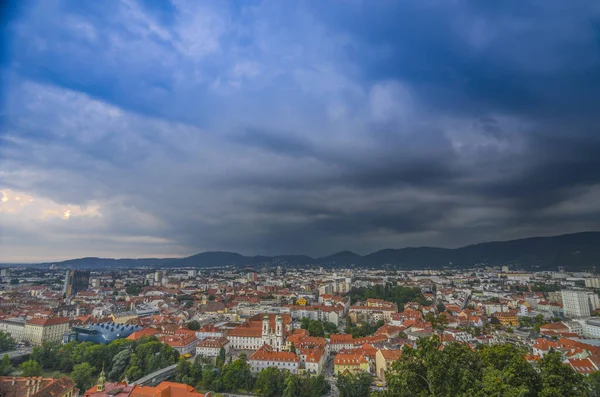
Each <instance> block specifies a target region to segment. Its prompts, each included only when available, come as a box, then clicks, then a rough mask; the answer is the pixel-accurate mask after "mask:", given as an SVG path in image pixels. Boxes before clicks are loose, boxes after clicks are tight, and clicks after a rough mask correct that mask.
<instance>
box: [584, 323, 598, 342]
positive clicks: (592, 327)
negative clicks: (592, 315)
mask: <svg viewBox="0 0 600 397" xmlns="http://www.w3.org/2000/svg"><path fill="white" fill-rule="evenodd" d="M583 336H585V337H587V338H593V339H600V320H587V321H586V322H585V323H584V326H583Z"/></svg>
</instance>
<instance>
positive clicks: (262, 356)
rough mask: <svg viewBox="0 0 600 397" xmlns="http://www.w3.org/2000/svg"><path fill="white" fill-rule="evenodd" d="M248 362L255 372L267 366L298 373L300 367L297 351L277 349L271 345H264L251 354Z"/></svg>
mask: <svg viewBox="0 0 600 397" xmlns="http://www.w3.org/2000/svg"><path fill="white" fill-rule="evenodd" d="M248 363H249V364H250V366H251V367H252V371H253V372H260V371H262V370H263V369H265V368H269V367H275V368H279V369H280V370H284V369H285V370H288V371H289V372H290V373H292V374H296V373H298V369H299V367H300V358H299V357H298V356H297V355H296V354H295V353H292V352H282V351H276V350H275V349H274V348H273V347H271V346H269V345H263V346H262V347H261V348H260V349H258V350H257V351H255V352H254V353H252V354H251V355H250V357H249V359H248Z"/></svg>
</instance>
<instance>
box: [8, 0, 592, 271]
mask: <svg viewBox="0 0 600 397" xmlns="http://www.w3.org/2000/svg"><path fill="white" fill-rule="evenodd" d="M9 6H12V7H10V8H9V9H8V10H9V11H8V12H5V14H4V16H3V18H4V19H3V40H4V43H5V45H4V47H5V48H6V50H5V52H4V53H3V57H2V68H1V77H2V82H3V84H2V92H1V94H2V102H1V105H0V106H1V116H0V117H1V118H0V123H1V124H0V126H1V130H0V189H1V190H2V201H0V239H1V240H0V244H1V246H0V261H4V262H6V261H39V260H58V259H63V258H72V257H80V256H111V257H142V256H180V255H186V254H192V253H196V252H200V251H205V250H230V251H239V252H241V253H244V254H259V253H260V254H277V253H304V254H309V255H322V254H329V253H333V252H335V251H339V250H345V249H349V250H353V251H357V252H359V253H367V252H370V251H374V250H376V249H380V248H387V247H404V246H409V245H437V246H448V247H453V246H459V245H463V244H468V243H474V242H479V241H484V240H491V239H508V238H517V237H524V236H531V235H551V234H558V233H567V232H575V231H582V230H597V229H598V224H599V218H600V216H599V214H600V212H599V210H600V204H598V203H600V174H599V171H598V170H600V134H599V132H598V127H599V125H600V123H599V120H598V118H599V116H598V115H599V114H600V112H599V111H598V106H599V105H598V104H599V103H600V23H599V21H600V19H599V18H600V7H599V6H598V4H597V3H596V2H593V1H574V2H564V1H559V0H547V1H542V0H537V1H532V0H525V1H503V2H481V1H459V0H451V1H447V0H445V1H441V0H419V1H386V0H380V1H360V0H339V1H333V0H332V1H298V2H282V1H184V0H172V1H150V0H146V1H142V0H123V1H116V0H115V1H111V2H91V1H88V2H81V1H66V0H64V1H63V0H44V1H41V0H40V1H22V2H21V1H13V2H12V3H11V2H9Z"/></svg>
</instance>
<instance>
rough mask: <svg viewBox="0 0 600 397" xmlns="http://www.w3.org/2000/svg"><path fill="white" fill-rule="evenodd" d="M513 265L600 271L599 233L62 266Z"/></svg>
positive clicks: (105, 260) (80, 261)
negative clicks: (446, 245)
mask: <svg viewBox="0 0 600 397" xmlns="http://www.w3.org/2000/svg"><path fill="white" fill-rule="evenodd" d="M477 264H485V265H490V266H498V265H512V266H513V267H514V266H518V267H521V268H525V269H552V270H556V269H557V267H558V266H565V268H567V269H568V270H582V269H591V267H592V266H598V267H599V268H600V232H583V233H574V234H565V235H561V236H553V237H532V238H525V239H518V240H511V241H495V242H487V243H480V244H473V245H468V246H465V247H461V248H456V249H448V248H435V247H411V248H400V249H384V250H380V251H377V252H373V253H371V254H368V255H365V256H362V255H359V254H356V253H354V252H351V251H342V252H338V253H336V254H333V255H329V256H324V257H320V258H316V259H315V258H311V257H309V256H304V255H278V256H244V255H241V254H238V253H235V252H222V251H214V252H202V253H199V254H196V255H192V256H189V257H187V258H181V259H172V258H169V259H164V258H163V259H157V258H153V259H110V258H81V259H72V260H68V261H64V262H59V263H57V265H59V266H64V267H87V268H101V267H128V266H131V267H134V266H169V267H187V266H192V267H216V266H256V265H288V266H293V265H323V266H350V265H353V266H372V267H381V266H384V265H389V266H393V267H397V268H400V269H419V268H432V269H435V268H443V267H453V268H457V267H472V266H474V265H477Z"/></svg>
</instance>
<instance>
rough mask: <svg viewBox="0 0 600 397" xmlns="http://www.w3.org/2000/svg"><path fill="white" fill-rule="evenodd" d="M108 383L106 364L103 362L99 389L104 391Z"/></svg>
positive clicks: (99, 377)
mask: <svg viewBox="0 0 600 397" xmlns="http://www.w3.org/2000/svg"><path fill="white" fill-rule="evenodd" d="M105 384H106V375H105V374H104V364H102V372H100V376H98V385H97V388H96V390H97V391H104V387H105Z"/></svg>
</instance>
